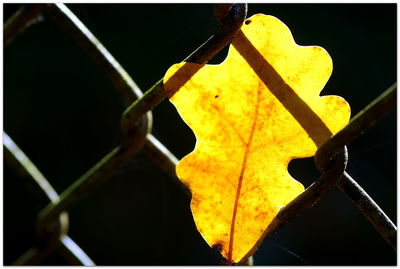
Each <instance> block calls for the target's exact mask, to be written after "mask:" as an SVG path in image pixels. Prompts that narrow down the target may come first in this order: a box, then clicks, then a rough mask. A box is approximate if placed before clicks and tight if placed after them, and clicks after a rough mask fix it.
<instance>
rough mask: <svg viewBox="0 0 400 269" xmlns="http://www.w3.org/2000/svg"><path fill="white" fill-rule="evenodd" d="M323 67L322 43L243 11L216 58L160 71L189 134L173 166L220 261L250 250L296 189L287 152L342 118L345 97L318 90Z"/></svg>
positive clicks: (325, 75)
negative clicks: (191, 140) (299, 38)
mask: <svg viewBox="0 0 400 269" xmlns="http://www.w3.org/2000/svg"><path fill="white" fill-rule="evenodd" d="M331 73H332V61H331V58H330V56H329V55H328V53H327V52H326V51H325V50H324V49H323V48H321V47H316V46H298V45H297V44H296V43H295V42H294V40H293V37H292V35H291V33H290V30H289V29H288V28H287V26H286V25H285V24H283V23H282V22H281V21H279V20H278V19H277V18H275V17H272V16H266V15H262V14H257V15H254V16H252V17H251V18H249V19H248V20H246V22H245V23H244V24H243V26H242V28H241V30H240V31H239V32H238V33H237V34H236V36H235V37H234V39H233V41H232V44H231V45H230V48H229V53H228V56H227V58H226V60H225V61H224V62H223V63H221V64H220V65H201V64H193V63H181V64H176V65H173V66H172V67H171V68H170V69H169V70H168V71H167V73H166V75H165V77H164V88H165V90H166V91H168V92H170V93H171V94H170V95H171V97H170V100H171V102H172V103H173V104H174V105H175V107H176V108H177V110H178V112H179V114H180V115H181V117H182V118H183V120H184V121H185V122H186V123H187V124H188V125H189V126H190V128H191V129H192V130H193V132H194V133H195V136H196V138H197V142H196V146H195V149H194V151H193V152H191V153H190V154H188V155H187V156H185V157H184V158H183V159H182V160H181V161H180V162H179V164H178V165H177V168H176V172H177V175H178V177H179V179H180V180H181V181H182V182H184V183H185V184H186V185H187V186H188V187H189V188H190V190H191V192H192V201H191V210H192V213H193V217H194V220H195V223H196V226H197V229H198V231H199V232H200V233H201V234H202V236H203V237H204V239H205V240H206V241H207V243H208V244H209V245H210V246H218V248H220V249H221V253H222V255H223V256H224V257H225V258H226V259H227V260H228V263H234V262H241V261H243V260H244V259H246V258H247V257H249V256H250V255H252V254H253V252H254V251H255V249H256V248H257V246H258V244H259V243H260V242H261V241H262V239H263V236H264V234H265V232H266V230H267V227H268V225H269V224H270V223H271V221H272V219H273V218H274V217H275V216H276V214H277V213H278V211H279V209H281V208H282V207H284V206H285V205H286V204H288V203H289V202H290V201H291V200H293V199H294V198H295V197H296V196H297V195H299V194H300V193H301V192H302V191H303V190H304V187H303V185H302V184H300V183H299V182H297V181H296V180H294V179H293V178H292V177H291V176H290V175H289V173H288V171H287V166H288V163H289V162H290V160H292V159H294V158H302V157H310V156H313V155H314V154H315V152H316V150H317V148H318V147H319V146H321V145H322V144H323V143H324V142H325V141H326V140H328V139H329V138H330V137H331V136H332V135H333V134H335V133H337V132H338V131H339V130H341V129H342V128H343V127H344V126H345V125H346V124H347V123H348V121H349V118H350V107H349V105H348V104H347V102H346V101H345V100H344V99H342V98H341V97H338V96H323V97H320V96H319V93H320V92H321V90H322V89H323V87H324V85H325V84H326V82H327V81H328V79H329V76H330V75H331ZM177 90H178V91H177Z"/></svg>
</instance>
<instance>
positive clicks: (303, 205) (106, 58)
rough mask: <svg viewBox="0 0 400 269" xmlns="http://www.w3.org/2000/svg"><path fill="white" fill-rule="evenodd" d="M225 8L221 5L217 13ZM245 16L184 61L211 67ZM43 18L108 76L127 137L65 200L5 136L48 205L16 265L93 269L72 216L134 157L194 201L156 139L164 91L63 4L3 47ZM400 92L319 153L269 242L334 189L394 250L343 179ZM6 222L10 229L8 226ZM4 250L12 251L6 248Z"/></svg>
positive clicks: (388, 94)
mask: <svg viewBox="0 0 400 269" xmlns="http://www.w3.org/2000/svg"><path fill="white" fill-rule="evenodd" d="M225 7H226V6H224V5H220V6H217V7H216V8H217V9H218V8H219V9H222V8H225ZM246 11H247V5H246V4H235V5H233V6H232V7H231V8H230V10H229V12H228V13H227V14H226V16H225V17H224V19H223V20H222V24H221V26H220V27H219V30H218V31H217V32H216V33H215V34H214V35H213V36H212V37H211V38H210V39H208V40H207V41H206V42H205V43H203V45H201V46H200V47H199V48H198V49H196V50H195V51H194V52H193V53H191V54H190V55H189V56H188V57H187V58H186V59H185V60H184V61H190V62H197V63H206V62H208V61H209V60H210V59H212V58H213V57H214V56H215V55H216V54H217V53H218V52H219V51H221V50H222V49H223V48H224V47H225V46H227V45H228V44H229V42H230V40H231V39H232V37H233V36H234V35H235V33H236V32H237V30H238V29H239V28H240V26H241V25H242V23H243V22H244V20H245V18H246ZM43 16H44V17H46V18H51V19H52V20H53V21H54V22H55V23H57V24H59V26H61V28H63V29H64V30H65V32H66V33H68V34H69V35H70V36H71V37H72V38H73V39H74V41H75V42H76V43H78V44H79V45H80V46H81V48H82V49H83V51H85V52H86V53H87V54H88V55H89V56H90V57H91V58H92V60H93V62H94V63H95V64H96V65H97V66H98V67H99V68H100V69H101V70H102V71H103V72H104V75H105V76H107V77H108V78H109V79H110V81H111V83H112V85H113V87H114V88H115V90H116V91H117V93H118V94H119V95H120V96H121V97H122V98H123V99H124V101H125V103H126V104H128V105H127V107H126V109H125V111H124V112H123V113H122V117H121V131H122V134H121V135H120V136H119V138H118V139H120V141H119V142H118V145H117V146H115V147H114V148H113V149H112V150H110V151H109V153H107V154H106V155H105V156H104V157H103V158H101V159H100V160H99V161H98V162H97V163H96V164H95V165H94V166H92V167H91V168H90V169H88V170H87V172H85V173H84V174H83V175H82V176H80V177H79V178H78V179H76V180H75V181H74V182H73V183H72V184H71V185H70V186H68V187H67V188H65V189H64V190H63V191H62V192H57V191H56V190H55V188H53V186H52V185H51V184H50V182H49V180H47V179H46V177H45V176H44V175H43V174H42V173H41V171H40V170H39V169H38V168H37V167H36V166H35V164H33V163H32V161H31V160H30V159H29V158H28V156H27V155H26V154H25V153H24V151H23V147H19V146H18V145H17V144H16V143H15V142H14V141H13V139H12V137H10V136H9V135H7V134H6V133H5V132H3V145H4V157H5V161H6V163H7V165H9V166H10V167H13V168H14V169H15V170H16V171H18V173H20V174H21V176H23V177H28V178H30V179H32V180H33V181H34V182H35V183H36V186H35V187H36V188H39V189H40V190H41V191H42V192H43V194H45V196H46V197H47V199H48V203H47V205H45V206H44V207H43V208H41V210H40V213H39V215H38V217H37V223H36V227H35V233H36V236H37V239H36V242H37V243H36V244H35V245H34V246H32V247H31V248H30V249H29V250H27V251H26V252H25V253H23V254H22V255H21V256H20V257H19V258H17V259H16V260H15V261H14V262H13V264H14V265H29V264H41V263H42V261H43V260H44V259H46V257H47V256H49V255H51V254H52V253H54V252H56V253H57V254H59V255H60V256H62V257H64V259H65V260H66V261H67V263H69V264H80V265H95V263H96V261H93V260H92V259H91V258H90V257H89V255H87V254H86V253H85V249H84V247H82V248H81V247H80V246H79V245H78V244H77V243H76V242H75V241H74V240H73V238H71V237H72V236H70V235H69V233H68V226H69V211H70V210H71V209H72V208H74V207H76V206H77V205H79V204H80V203H82V202H83V201H85V199H86V198H87V197H90V196H91V195H92V194H93V193H94V191H95V190H96V189H97V188H98V187H99V186H101V185H103V184H104V183H105V182H107V180H109V179H110V178H112V177H113V175H115V173H118V171H119V170H123V169H125V167H126V166H127V164H128V163H129V162H130V160H131V159H132V157H133V156H135V155H137V154H139V152H140V154H144V155H145V156H146V158H148V159H149V160H151V161H152V162H154V164H156V165H157V166H158V167H159V168H160V169H161V170H162V171H164V173H165V174H167V175H168V176H169V178H170V180H171V182H173V183H174V184H176V186H177V188H179V189H180V191H181V193H183V194H185V195H186V198H187V199H189V198H190V193H189V192H188V191H187V189H186V188H185V187H184V186H183V185H182V184H181V183H180V181H179V180H178V179H177V178H176V175H175V165H176V163H177V158H176V157H175V156H174V155H173V154H172V153H171V152H170V151H169V149H168V148H167V147H165V146H164V145H163V143H161V142H160V141H159V140H158V139H157V138H156V137H155V136H154V135H152V133H151V130H152V122H153V119H152V113H151V111H152V110H153V109H155V108H156V107H157V106H158V105H159V104H160V103H161V102H162V101H163V100H164V99H166V97H167V96H166V94H165V91H163V85H162V80H161V79H160V80H159V81H158V82H156V83H155V84H154V85H153V86H151V87H150V88H149V90H147V91H145V92H142V91H141V90H140V89H139V87H138V86H137V85H136V83H135V82H134V81H133V80H132V78H131V77H130V75H129V74H128V73H127V72H126V71H125V70H124V69H123V67H122V66H121V65H120V64H119V63H118V61H117V60H116V59H115V58H114V56H113V55H112V54H111V53H110V52H109V51H108V50H107V49H106V48H105V47H104V46H103V45H102V43H101V42H100V41H99V40H98V39H97V38H96V36H95V35H94V34H93V33H92V32H91V31H90V29H88V28H87V27H86V26H85V24H83V23H82V22H81V21H80V20H79V19H78V18H77V17H76V16H75V15H74V13H72V12H71V10H70V9H69V8H68V7H67V6H65V5H64V4H34V5H27V6H24V7H23V8H21V9H19V10H18V11H17V12H16V13H15V14H14V15H13V16H12V17H10V18H9V19H8V20H7V21H6V22H5V24H4V45H5V47H6V46H8V45H9V44H11V43H12V42H13V40H14V39H15V38H16V37H17V36H18V35H20V34H21V35H23V34H24V33H23V32H24V31H25V30H27V29H28V27H29V26H30V25H32V24H33V23H35V22H37V21H38V20H40V19H41V18H43ZM143 23H145V22H143ZM5 68H7V67H5ZM55 68H56V67H55ZM396 89H397V85H396V83H394V84H393V85H392V86H390V87H389V89H387V90H386V91H384V92H383V93H382V94H381V95H380V96H378V97H377V98H376V99H375V100H374V101H373V102H371V103H370V104H369V105H367V106H365V108H364V109H362V110H361V111H360V112H359V113H358V114H357V115H355V116H354V117H352V119H351V121H350V123H349V124H348V126H347V127H346V128H344V129H343V130H342V131H341V132H339V133H338V134H336V135H335V136H333V137H332V138H331V139H330V140H329V141H328V142H327V143H325V144H324V145H323V146H322V147H321V148H320V149H319V150H318V152H317V154H316V157H315V164H316V167H317V168H318V170H319V171H320V173H321V175H320V176H319V178H318V179H317V180H315V182H314V183H312V184H311V185H310V186H309V187H308V188H307V189H306V191H305V192H304V193H302V194H301V195H300V196H299V197H297V198H296V199H295V200H294V201H292V202H291V203H290V204H289V205H287V206H286V207H285V208H283V209H282V210H281V211H280V212H279V214H278V215H277V217H276V218H275V220H274V222H273V223H272V224H271V226H270V230H269V234H268V235H267V236H266V238H268V237H270V236H272V235H273V234H274V233H275V232H277V231H278V230H279V229H281V228H282V227H283V226H284V225H285V224H286V223H289V222H290V221H292V220H293V219H294V217H296V216H297V215H299V214H301V213H302V212H303V211H304V210H305V209H307V208H309V207H311V206H312V205H314V204H316V203H317V202H318V201H319V200H320V199H321V198H322V197H324V196H326V195H327V194H328V192H329V191H331V190H332V189H333V188H337V189H339V190H340V191H341V192H342V193H343V194H344V195H346V196H347V197H348V198H349V199H350V200H351V201H352V203H353V204H354V206H355V207H356V208H357V209H358V210H359V211H360V212H361V213H362V214H363V215H364V216H365V218H367V219H368V221H369V222H370V223H371V224H372V225H373V227H374V228H375V229H376V231H377V233H379V234H380V235H381V236H382V237H383V238H384V239H385V240H386V242H387V243H388V244H389V245H390V246H391V247H392V248H393V249H394V250H396V245H397V243H396V235H397V227H396V226H395V225H394V224H393V222H392V221H391V220H390V219H389V218H388V217H387V216H386V214H385V213H384V212H383V211H382V210H381V209H380V207H379V206H378V205H377V204H376V203H375V202H374V201H373V200H372V198H371V197H370V196H369V195H368V194H367V193H366V192H365V191H364V190H363V189H362V188H361V187H360V186H359V185H358V183H357V181H356V180H355V179H353V178H352V177H351V176H350V175H349V174H348V173H347V172H346V165H347V161H348V160H347V159H348V158H347V149H346V146H347V145H349V144H350V143H351V142H353V141H354V140H355V139H357V138H358V137H359V136H361V135H362V134H363V133H364V132H365V131H366V130H367V129H368V128H370V127H372V126H374V125H375V124H377V123H378V122H379V121H380V120H381V119H382V118H384V117H385V116H386V115H387V114H388V113H389V112H391V111H393V110H394V109H395V106H396ZM71 105H72V106H73V105H74V104H71ZM54 113H57V111H54ZM349 162H351V159H350V160H349ZM137 180H140V179H137ZM360 180H361V179H360ZM381 180H384V179H381ZM4 191H5V192H7V189H6V188H5V189H4ZM5 203H7V201H5ZM27 206H29V205H27ZM4 221H5V222H7V219H5V220H4ZM138 221H140V220H139V219H138ZM4 248H7V245H5V246H4Z"/></svg>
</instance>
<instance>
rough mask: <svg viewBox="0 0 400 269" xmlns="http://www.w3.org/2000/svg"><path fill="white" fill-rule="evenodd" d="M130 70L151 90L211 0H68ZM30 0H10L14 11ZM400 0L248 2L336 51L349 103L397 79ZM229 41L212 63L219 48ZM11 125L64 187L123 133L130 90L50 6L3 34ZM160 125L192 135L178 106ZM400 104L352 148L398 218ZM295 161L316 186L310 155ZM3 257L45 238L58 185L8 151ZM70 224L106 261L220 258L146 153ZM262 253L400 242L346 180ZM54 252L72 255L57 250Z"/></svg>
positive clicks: (333, 84) (295, 256) (362, 178)
mask: <svg viewBox="0 0 400 269" xmlns="http://www.w3.org/2000/svg"><path fill="white" fill-rule="evenodd" d="M67 6H68V7H69V8H70V9H71V10H72V11H73V12H74V13H75V14H76V15H77V16H78V18H79V19H81V20H82V22H83V23H84V24H85V25H86V26H87V27H88V28H89V29H90V30H91V31H92V32H93V34H94V35H96V36H97V38H98V39H99V40H100V41H101V42H102V43H103V44H104V46H105V47H106V48H107V49H108V50H109V51H110V52H111V54H113V56H114V57H115V58H116V59H117V60H118V61H119V62H120V63H121V65H122V66H123V67H124V68H125V69H126V70H127V71H128V73H129V74H130V75H131V76H132V78H133V79H134V80H135V82H136V83H137V84H138V85H139V87H140V88H141V89H142V91H145V90H147V89H148V88H149V87H150V86H151V85H153V84H154V83H155V82H156V81H157V80H158V79H160V78H161V77H163V75H164V74H165V72H166V70H167V69H168V67H169V66H171V65H172V64H174V63H178V62H180V61H181V60H183V59H184V58H185V57H186V56H187V55H188V54H190V53H191V52H192V51H193V50H194V49H195V48H196V47H198V46H199V45H200V44H201V43H203V42H204V41H205V40H206V39H207V38H208V37H209V36H211V35H212V34H213V33H214V32H215V31H216V29H217V27H218V25H217V23H216V22H215V19H214V17H213V5H211V4H163V5H160V4H69V5H67ZM19 7H20V5H17V4H4V5H3V9H4V19H5V20H6V19H7V18H8V17H10V15H11V14H13V12H15V11H16V10H17V9H18V8H19ZM396 9H397V6H396V4H249V11H248V16H251V15H252V14H255V13H264V14H270V15H273V16H276V17H278V18H279V19H280V20H282V21H283V22H284V23H285V24H286V25H287V26H288V27H289V28H290V29H291V31H292V34H293V36H294V39H295V41H296V43H298V44H300V45H319V46H322V47H324V48H325V49H326V50H327V51H328V52H329V54H330V55H331V57H332V59H333V63H334V71H333V74H332V76H331V78H330V80H329V82H328V84H327V85H326V87H325V89H324V90H323V92H322V94H337V95H340V96H343V97H344V98H345V99H346V100H347V101H348V102H349V103H350V105H351V107H352V116H354V115H355V114H356V113H358V112H359V111H360V110H361V109H362V108H363V107H365V106H366V105H367V104H368V103H370V102H371V101H372V100H373V99H375V98H376V97H377V96H378V95H379V94H380V93H382V92H383V91H384V90H385V89H387V88H388V87H389V86H390V85H391V84H393V83H394V82H395V81H396V74H397V69H396V68H397V62H396V59H397V51H396V49H397V44H396V38H397V37H396V32H397V28H396V26H397V14H396ZM226 52H227V50H226V49H225V50H223V51H222V52H221V53H219V54H218V55H217V57H216V58H215V59H213V60H212V63H218V62H221V61H222V60H223V59H224V57H225V55H226ZM3 64H4V66H3V67H4V69H3V70H4V73H3V75H4V130H5V131H6V132H7V133H8V134H9V135H10V136H11V138H13V139H14V141H15V142H16V143H17V144H18V145H19V146H20V147H21V148H22V150H24V151H25V153H26V154H27V155H28V156H29V157H30V158H31V160H32V161H33V162H34V163H35V164H36V166H37V167H38V168H39V169H40V170H41V171H42V173H43V174H44V175H45V176H46V177H47V179H48V180H49V181H50V183H51V184H52V185H53V186H54V188H55V189H56V190H57V192H59V193H61V192H62V191H63V190H65V189H66V188H67V187H68V186H69V185H70V184H72V183H73V182H74V181H75V180H76V179H77V178H78V177H79V176H81V175H82V174H83V173H84V172H86V171H87V170H88V169H89V168H90V167H91V166H93V165H94V164H95V163H96V162H97V161H99V160H100V159H101V158H102V157H103V156H104V155H105V154H107V153H108V152H109V151H110V150H111V149H112V148H113V147H114V146H116V145H117V144H118V143H119V142H120V141H121V131H120V125H119V119H120V116H121V113H122V112H123V110H124V108H125V107H126V103H125V102H124V101H123V100H122V99H121V98H120V96H119V95H118V94H117V93H116V91H115V90H114V88H113V87H112V85H111V83H110V82H109V81H108V79H107V78H106V77H105V76H104V74H103V73H102V71H101V70H100V69H99V68H98V67H97V66H96V64H95V63H93V62H92V60H91V58H90V57H89V56H88V55H87V54H86V53H85V52H84V51H83V50H82V49H81V48H80V47H79V46H78V45H77V44H76V43H75V42H74V40H73V39H72V38H71V37H70V36H69V35H68V34H67V33H66V32H64V31H63V30H62V29H61V28H60V27H59V26H58V25H57V24H56V23H55V22H54V21H52V20H51V19H50V18H47V17H45V18H44V20H42V21H41V22H39V23H36V24H34V25H32V26H31V27H30V28H29V29H28V30H27V31H26V32H24V33H23V34H22V35H20V36H18V37H17V38H16V39H15V40H14V42H13V43H11V44H10V45H9V46H7V47H5V48H4V62H3ZM153 118H154V124H153V132H152V133H153V134H154V136H156V137H157V138H158V139H159V140H160V141H161V142H162V143H163V144H164V145H165V146H166V147H168V148H169V149H170V150H171V151H172V152H173V153H174V154H175V155H176V156H177V157H178V158H181V157H183V156H184V155H186V154H187V153H189V152H190V151H191V150H192V149H193V147H194V143H195V139H194V136H193V133H192V132H191V130H190V129H189V128H188V127H187V126H186V125H185V124H184V123H183V122H182V120H181V119H180V117H179V115H178V114H177V113H176V110H175V108H174V107H173V106H172V105H171V104H170V103H169V102H168V100H166V101H164V102H162V104H160V105H159V106H158V107H157V108H156V109H155V110H154V111H153ZM396 143H397V142H396V113H395V112H392V113H391V114H390V115H389V116H388V117H386V118H385V119H384V120H382V121H381V122H380V123H378V124H377V125H376V126H375V127H373V128H372V129H371V130H369V131H367V132H366V133H365V134H364V135H363V136H362V137H360V138H359V139H358V140H357V141H355V142H354V143H352V144H351V145H350V146H349V147H348V149H349V164H348V168H347V171H348V173H349V174H350V175H352V176H353V177H354V178H355V179H356V180H357V181H358V182H359V184H360V185H361V186H362V187H363V188H364V189H365V190H366V191H367V192H368V193H369V194H370V195H371V196H372V198H373V199H374V200H375V201H376V202H377V203H378V204H379V205H380V207H381V208H382V209H383V210H384V211H385V212H386V214H387V215H388V216H389V217H390V219H391V220H392V221H393V222H395V223H396V218H397V215H396ZM289 170H290V173H291V174H292V175H293V176H294V177H295V178H296V179H298V180H299V181H301V182H302V183H303V184H304V185H305V186H309V185H310V184H311V183H312V182H313V181H314V180H315V179H317V177H318V176H319V172H318V171H317V170H316V169H315V168H314V166H313V160H312V159H311V158H309V159H303V160H295V161H292V162H291V163H290V166H289ZM3 194H4V196H3V197H4V211H3V214H4V215H3V216H4V218H3V219H4V226H3V229H4V230H3V234H4V242H3V244H4V264H6V265H7V264H10V263H12V262H13V261H14V260H16V259H17V258H18V257H19V256H20V255H21V254H23V253H24V252H25V251H27V250H28V249H29V248H30V247H31V246H32V245H33V244H34V243H35V240H36V239H35V236H34V222H35V218H36V216H37V214H38V213H39V211H40V210H41V209H42V208H43V207H44V206H45V205H46V204H47V202H48V201H47V199H46V198H45V196H44V195H43V194H42V193H41V192H40V191H39V190H38V188H37V187H36V185H35V183H34V182H31V181H29V180H27V179H25V178H21V177H19V176H18V174H16V173H15V172H14V170H12V169H11V167H10V166H9V165H8V164H7V163H5V164H4V193H3ZM69 213H70V231H69V235H70V236H71V238H73V239H74V240H75V241H76V242H77V243H78V244H79V245H80V246H81V247H82V249H83V250H84V251H86V253H87V254H88V255H89V256H90V257H91V258H92V259H93V261H94V262H95V263H96V264H98V265H216V264H219V256H218V255H217V254H216V253H214V252H213V251H212V250H211V249H210V248H209V247H208V245H207V244H206V243H205V241H204V240H203V239H202V237H201V236H200V235H199V234H198V232H197V231H196V228H195V226H194V222H193V220H192V216H191V213H190V210H189V200H188V199H187V198H185V196H184V195H183V193H182V192H181V191H180V189H179V188H178V187H177V186H176V185H174V184H173V183H172V182H171V180H170V179H169V177H168V176H167V175H166V174H164V173H163V172H162V171H161V170H160V169H159V168H158V167H157V166H156V165H155V164H154V163H153V162H152V161H151V160H150V159H148V158H147V157H146V156H145V155H144V154H143V153H139V154H138V155H136V156H135V157H134V158H132V159H131V160H130V161H129V163H128V165H127V166H126V167H124V168H123V169H122V170H120V171H116V174H115V176H113V177H112V178H110V179H109V180H108V181H107V182H106V183H105V184H103V185H102V186H101V187H99V188H98V189H97V190H96V191H95V192H94V193H93V194H91V195H90V196H89V198H87V199H85V200H84V201H83V202H82V203H80V204H79V205H78V206H76V207H74V208H73V209H72V210H71V211H70V212H69ZM254 260H255V264H256V265H302V264H311V265H395V264H396V253H395V252H394V251H393V250H392V249H391V247H390V246H389V245H388V244H387V243H386V242H385V241H384V239H383V238H382V237H381V236H380V235H379V234H378V233H377V232H376V231H375V229H374V228H373V226H372V225H371V224H370V223H369V222H368V221H367V219H366V218H365V217H364V216H363V215H362V214H361V213H360V212H359V211H358V210H357V209H356V208H355V207H354V206H353V205H352V203H351V202H350V201H349V200H348V199H347V198H346V197H345V196H344V194H342V193H341V192H340V191H338V190H337V189H334V190H333V191H331V192H330V193H329V194H328V195H327V196H326V197H324V198H323V199H322V200H321V201H320V202H319V203H317V204H316V205H315V206H314V207H312V208H310V209H308V210H306V211H304V212H303V213H302V214H301V215H300V216H299V217H297V218H296V219H295V220H293V221H292V222H290V223H289V224H287V225H286V226H285V227H284V228H283V229H281V230H280V231H279V232H278V233H277V234H275V235H274V236H273V237H271V238H269V239H268V240H265V241H264V242H263V244H262V245H261V247H260V248H259V250H258V251H257V252H256V253H255V255H254ZM43 264H48V265H65V264H66V261H65V260H64V259H63V258H62V257H59V256H57V255H56V254H53V255H50V256H49V257H48V258H46V260H44V261H43Z"/></svg>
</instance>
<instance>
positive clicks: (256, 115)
mask: <svg viewBox="0 0 400 269" xmlns="http://www.w3.org/2000/svg"><path fill="white" fill-rule="evenodd" d="M260 95H261V86H260V85H259V86H258V89H257V102H256V108H255V110H254V117H253V125H252V127H251V131H250V136H249V140H248V141H247V143H246V144H245V147H246V151H245V153H244V156H243V162H242V168H241V171H240V176H239V181H238V187H237V190H236V197H235V203H234V206H233V212H232V219H231V231H230V235H229V247H228V257H227V258H228V263H229V264H232V262H233V261H232V252H233V240H234V234H235V226H236V215H237V209H238V207H239V198H240V193H241V189H242V183H243V176H244V172H245V170H246V165H247V159H248V157H249V155H250V154H251V152H250V148H251V143H252V141H253V135H254V131H255V127H256V124H257V119H258V114H259V106H260Z"/></svg>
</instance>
